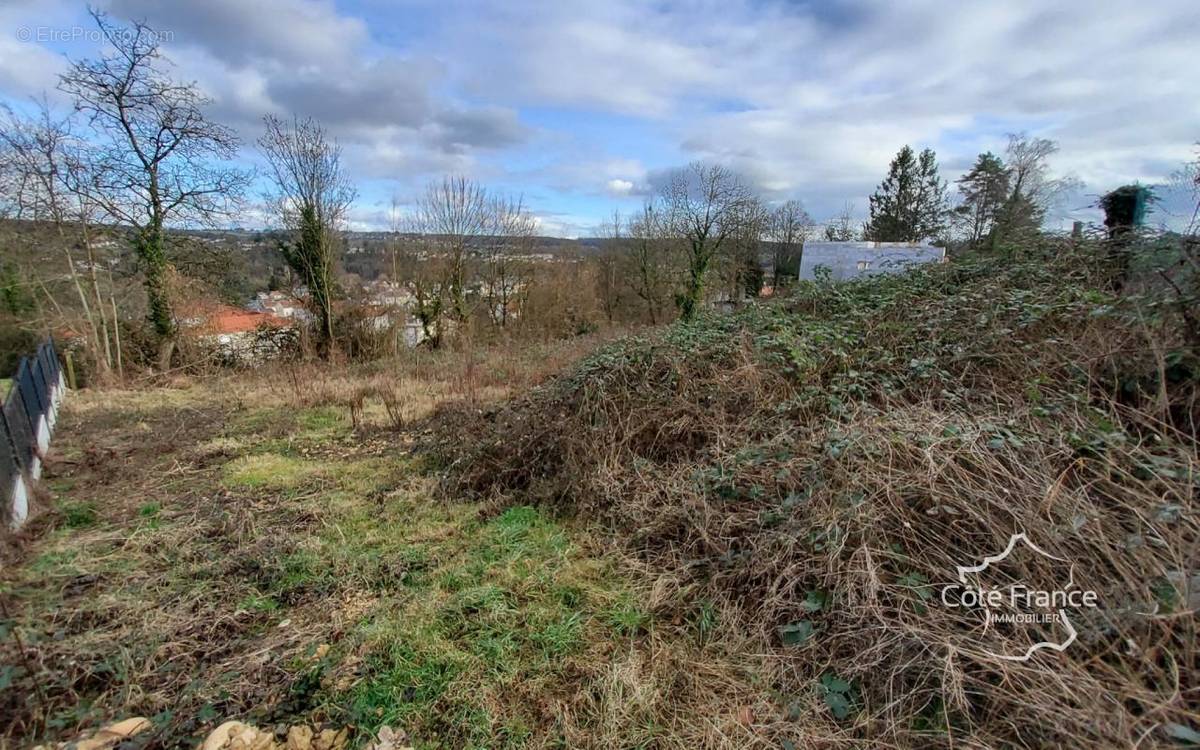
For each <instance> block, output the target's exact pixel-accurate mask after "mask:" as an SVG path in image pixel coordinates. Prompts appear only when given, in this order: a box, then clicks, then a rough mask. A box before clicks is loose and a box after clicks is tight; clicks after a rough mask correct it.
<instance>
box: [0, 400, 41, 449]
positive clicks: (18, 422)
mask: <svg viewBox="0 0 1200 750" xmlns="http://www.w3.org/2000/svg"><path fill="white" fill-rule="evenodd" d="M4 420H5V421H6V422H7V423H8V433H9V435H10V436H11V439H12V443H13V447H14V448H15V451H14V452H15V454H16V458H17V462H18V463H19V464H20V465H21V467H22V468H27V467H29V466H30V465H32V463H33V455H34V447H35V446H36V444H37V443H36V441H37V436H36V435H35V434H34V428H35V427H36V426H37V422H31V421H30V419H29V410H28V409H27V408H26V405H25V395H24V393H23V391H22V389H20V388H13V389H12V390H11V391H10V392H9V394H8V400H7V401H5V402H4Z"/></svg>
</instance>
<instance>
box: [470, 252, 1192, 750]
mask: <svg viewBox="0 0 1200 750" xmlns="http://www.w3.org/2000/svg"><path fill="white" fill-rule="evenodd" d="M1091 251H1092V249H1091V248H1084V249H1083V250H1077V249H1072V248H1070V247H1060V246H1052V247H1047V248H1044V252H1042V253H1037V254H1035V257H1030V258H1027V259H1025V260H1022V261H1019V262H1018V261H1014V260H1011V259H1005V260H1001V259H978V260H965V261H962V262H959V263H956V264H953V265H950V266H948V267H944V268H937V269H931V270H927V271H922V272H920V273H917V274H914V275H913V276H910V277H907V278H900V279H883V280H877V281H875V282H870V283H863V284H856V285H850V286H845V287H825V286H822V285H816V286H814V287H810V288H807V289H805V290H802V292H801V293H800V294H799V295H798V296H797V297H796V298H795V299H793V300H792V301H790V302H789V303H787V304H786V305H781V306H777V307H772V308H765V309H756V310H753V311H750V312H748V313H746V314H745V315H743V316H740V317H738V318H735V319H711V320H706V321H701V322H699V323H697V324H695V325H692V326H679V327H676V328H674V329H672V330H670V331H668V332H667V333H666V334H665V335H663V336H660V337H650V338H647V339H644V340H632V341H629V342H625V343H623V344H621V345H619V346H616V347H610V348H609V349H606V350H604V351H602V352H600V353H599V354H597V355H595V356H593V357H591V358H589V359H588V360H587V361H585V362H584V363H583V364H582V365H581V366H580V367H578V368H576V369H575V370H574V371H573V372H572V373H570V374H568V375H567V376H565V377H563V378H562V379H560V380H559V381H557V382H555V383H551V384H547V386H545V387H543V388H541V389H538V390H536V391H534V392H533V393H532V394H530V395H529V396H527V397H525V398H522V399H519V400H518V401H517V402H516V403H515V404H513V405H512V406H510V407H507V408H504V409H500V410H496V411H494V412H492V413H490V414H489V419H488V420H487V423H488V424H487V426H486V427H484V428H482V429H481V430H480V431H479V433H478V434H477V435H475V436H474V437H473V439H472V440H470V441H466V442H465V443H464V445H466V446H467V447H466V448H465V449H464V450H462V451H459V452H456V453H454V455H453V459H454V462H455V463H454V471H453V473H452V478H453V481H452V482H451V483H449V484H448V488H449V489H450V490H451V492H452V494H457V493H459V492H462V491H470V492H474V493H477V494H479V495H482V496H484V497H490V498H492V499H493V501H494V502H501V503H503V502H513V501H516V502H531V501H536V502H540V503H543V504H547V505H549V506H551V507H554V508H557V509H560V510H561V511H563V512H567V513H571V514H580V515H582V516H583V517H585V518H588V519H596V520H599V521H600V522H601V523H603V524H605V525H606V526H608V527H609V528H610V529H612V531H613V532H614V537H613V541H614V542H615V544H616V546H617V547H618V548H620V549H623V550H625V551H626V552H627V553H629V554H631V555H634V556H635V557H636V559H638V560H639V561H640V562H641V565H642V566H643V569H644V570H646V571H647V575H648V578H649V580H657V581H658V584H659V588H661V589H662V593H661V595H660V597H659V603H658V605H657V607H656V610H655V611H656V617H657V618H658V619H659V620H660V621H667V622H677V623H680V625H679V627H678V628H677V632H675V633H671V632H669V631H667V632H664V633H663V635H665V636H667V637H668V638H669V639H670V640H671V642H672V643H679V642H681V641H682V635H683V634H684V633H686V632H687V626H686V624H687V623H688V622H690V621H692V620H694V619H695V618H696V617H697V614H696V613H697V612H698V611H700V610H702V609H703V608H705V607H708V608H709V609H710V611H714V612H719V613H720V615H719V617H716V618H714V622H715V623H716V624H715V625H714V626H713V627H712V635H711V641H710V642H709V643H708V644H707V645H706V650H705V652H704V653H705V657H704V658H703V659H702V660H699V661H698V662H694V663H692V664H689V665H688V667H689V670H690V671H688V672H685V674H688V675H695V678H694V679H680V675H681V672H680V671H677V672H673V677H674V678H675V680H674V681H673V682H672V683H670V684H669V685H664V684H662V682H661V679H660V677H659V675H658V674H656V667H659V666H660V665H662V664H663V663H664V661H665V662H666V663H674V662H675V661H676V660H679V659H682V658H685V657H682V656H681V652H680V651H679V649H678V648H676V649H672V650H667V649H664V650H657V649H655V648H654V646H653V644H652V643H651V644H645V647H644V649H639V651H638V653H636V654H631V655H630V657H629V659H628V660H627V661H626V662H624V663H623V664H622V665H620V667H619V668H617V667H616V665H614V670H615V671H613V672H612V673H611V674H610V675H609V677H608V679H607V682H606V685H607V690H608V691H609V694H610V699H607V700H600V701H598V702H597V703H596V704H595V705H592V706H590V707H589V710H590V712H591V715H593V716H595V717H596V719H595V720H597V721H600V722H601V723H604V722H614V723H625V722H629V721H631V720H633V719H632V717H631V716H630V715H629V714H625V713H621V711H620V710H619V709H618V705H623V706H628V708H627V709H626V710H627V711H641V713H642V715H644V717H645V718H643V719H642V721H648V722H657V723H660V724H666V725H667V726H669V727H670V732H669V733H668V734H669V735H670V736H672V737H675V738H676V740H675V741H674V742H673V743H670V744H673V745H678V746H681V747H730V748H732V747H764V748H767V747H771V748H778V747H781V746H782V747H844V746H862V743H864V742H866V743H869V745H870V746H871V747H896V748H907V747H979V748H985V747H1028V748H1036V747H1050V746H1064V747H1123V746H1131V747H1132V746H1136V747H1152V746H1165V745H1169V744H1172V743H1173V742H1176V741H1183V740H1187V739H1188V738H1189V737H1195V736H1196V735H1195V734H1194V733H1195V732H1197V731H1200V699H1198V696H1197V692H1196V691H1197V687H1196V676H1197V671H1196V667H1197V650H1196V645H1195V638H1196V626H1195V607H1196V604H1197V601H1198V596H1197V594H1198V593H1200V592H1198V591H1197V589H1198V588H1200V577H1198V576H1197V570H1198V569H1200V556H1198V553H1200V549H1198V545H1200V519H1198V518H1197V516H1196V510H1197V508H1196V501H1197V497H1196V495H1197V488H1198V486H1200V481H1198V477H1200V457H1198V455H1197V443H1196V424H1197V411H1196V404H1197V400H1196V393H1197V389H1196V383H1197V375H1196V374H1197V372H1198V371H1200V368H1198V367H1197V363H1196V358H1195V357H1196V355H1195V352H1193V351H1191V350H1190V349H1188V348H1187V345H1186V340H1185V334H1184V332H1183V331H1182V330H1181V321H1180V319H1179V317H1178V315H1177V311H1175V310H1173V309H1172V308H1171V307H1170V306H1169V305H1166V304H1163V303H1162V302H1161V298H1160V297H1159V295H1158V292H1156V290H1155V289H1153V288H1143V289H1140V290H1139V291H1138V292H1137V293H1136V294H1135V293H1133V292H1132V290H1129V291H1127V293H1126V294H1125V295H1123V296H1121V297H1117V296H1115V295H1113V294H1110V293H1107V292H1105V291H1104V288H1105V286H1104V276H1103V274H1102V273H1101V271H1102V269H1097V268H1096V265H1095V263H1094V258H1095V255H1094V254H1089V253H1090V252H1091ZM1168 363H1169V364H1168ZM1019 532H1024V533H1026V534H1027V535H1028V536H1029V538H1030V539H1031V540H1032V541H1033V542H1034V543H1035V544H1036V545H1038V546H1039V547H1040V548H1041V549H1043V550H1045V551H1047V552H1048V553H1050V554H1051V555H1053V556H1055V557H1056V558H1058V559H1059V561H1050V560H1047V559H1045V558H1043V557H1041V556H1039V555H1037V554H1034V553H1030V552H1029V551H1028V550H1025V551H1024V552H1018V553H1016V554H1014V555H1013V556H1012V557H1010V558H1009V559H1008V560H1006V561H1005V562H1004V564H1003V565H999V566H995V570H993V571H990V572H989V576H991V575H992V574H994V577H992V578H988V579H986V580H985V579H982V578H981V579H980V580H979V583H980V584H981V585H984V586H991V587H1002V586H1004V585H1009V584H1012V583H1014V582H1020V583H1023V584H1025V585H1028V586H1029V587H1030V588H1041V589H1046V590H1055V589H1059V588H1062V587H1063V586H1064V585H1065V582H1066V580H1067V579H1068V578H1069V577H1071V576H1073V580H1074V583H1075V585H1076V586H1078V587H1081V588H1083V589H1092V590H1095V591H1096V592H1098V595H1099V601H1100V606H1099V607H1098V608H1096V609H1086V608H1085V609H1082V610H1080V611H1077V612H1073V613H1072V614H1071V617H1072V620H1073V622H1074V625H1075V627H1076V628H1077V629H1078V631H1079V637H1078V641H1077V642H1075V643H1074V644H1073V645H1071V646H1070V647H1069V648H1068V649H1067V650H1066V651H1065V652H1064V653H1061V654H1059V653H1055V652H1053V651H1045V650H1042V651H1038V652H1036V653H1035V655H1034V657H1033V659H1032V660H1031V661H1029V662H1014V661H1007V660H1003V659H1000V658H997V657H996V656H995V654H1002V655H1012V654H1020V653H1023V652H1024V650H1025V649H1026V648H1027V647H1028V646H1029V645H1031V644H1032V643H1035V642H1037V641H1039V640H1041V639H1042V638H1046V639H1049V640H1055V641H1061V640H1062V639H1063V638H1065V632H1064V629H1063V628H1062V625H1061V623H1050V624H1046V625H1041V626H1012V627H1005V626H1000V625H992V626H991V627H988V628H985V627H983V622H982V619H981V617H980V613H979V612H978V611H975V610H967V609H955V608H951V607H947V606H945V605H944V604H943V603H942V600H941V592H942V588H943V586H944V585H946V584H950V583H954V582H955V575H956V566H965V565H973V564H977V563H979V562H981V561H982V560H983V559H984V557H986V556H988V555H994V554H996V553H998V552H999V551H1001V550H1002V549H1004V548H1005V545H1006V543H1007V542H1008V541H1009V538H1010V535H1012V534H1015V533H1019ZM668 668H669V667H668ZM631 675H640V678H639V679H638V680H636V681H635V680H633V679H632V678H631ZM635 683H636V684H635ZM638 684H640V685H641V686H640V688H639V687H638ZM700 717H726V718H727V717H740V718H741V721H740V722H734V723H730V722H729V721H725V722H724V723H722V721H721V720H720V719H717V718H712V719H710V720H708V721H704V720H701V718H700Z"/></svg>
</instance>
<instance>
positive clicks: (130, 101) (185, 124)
mask: <svg viewBox="0 0 1200 750" xmlns="http://www.w3.org/2000/svg"><path fill="white" fill-rule="evenodd" d="M91 14H92V18H93V19H94V20H95V22H96V25H97V26H98V27H99V29H100V31H101V33H102V34H103V36H104V38H105V40H106V42H107V44H108V51H107V52H105V53H104V54H103V55H102V56H101V57H100V58H98V59H95V60H82V61H78V62H76V63H75V64H74V65H72V66H71V68H70V69H69V70H68V71H67V72H66V73H64V74H63V75H62V76H61V77H60V82H59V88H60V90H62V91H63V92H64V93H66V94H69V95H70V96H71V97H73V98H74V102H75V108H76V110H78V111H80V112H82V113H84V114H85V115H86V116H87V117H88V119H89V123H90V125H91V127H92V128H93V129H94V130H95V135H96V140H97V160H98V167H99V168H98V169H97V170H96V173H95V179H94V183H93V186H92V187H93V195H94V197H95V198H96V200H97V201H98V202H99V204H100V206H101V207H102V208H103V210H104V212H105V213H106V214H107V215H108V217H109V218H111V219H112V220H113V221H116V222H118V223H122V224H127V225H129V226H131V227H133V228H134V230H135V240H134V246H135V250H136V251H137V254H138V256H139V258H140V260H141V262H142V266H143V269H144V273H145V285H146V295H147V298H148V302H149V308H150V320H151V322H152V323H153V325H154V330H155V332H156V333H157V335H158V337H159V340H160V349H159V363H160V365H161V366H165V365H166V364H167V363H168V362H169V360H170V357H171V353H172V351H173V350H174V338H173V336H174V333H175V321H174V317H173V315H172V312H171V303H170V298H169V295H168V289H167V281H168V268H169V263H168V260H167V251H166V244H167V238H166V229H167V227H168V226H169V225H171V224H173V223H179V224H200V225H212V224H214V223H215V221H216V220H217V219H218V218H219V217H222V216H225V215H227V214H228V213H229V212H230V211H231V210H232V208H233V207H234V205H236V203H237V199H238V198H240V197H241V195H242V193H243V191H244V189H245V187H246V184H247V182H248V180H249V175H248V174H247V173H245V172H244V171H241V170H238V169H234V168H229V167H224V166H222V164H221V162H223V161H225V160H227V159H231V158H232V157H233V156H234V154H235V151H236V149H237V147H238V139H237V137H236V136H235V135H234V133H233V131H232V130H230V129H229V128H226V127H224V126H223V125H219V124H217V123H214V122H212V121H210V120H209V119H208V118H207V117H206V116H205V114H204V109H205V107H207V106H208V105H209V104H210V103H211V102H210V100H209V99H208V98H206V97H205V96H203V95H202V94H201V93H200V91H199V89H198V88H197V87H196V85H195V84H192V83H186V84H183V83H177V82H175V81H173V80H171V79H170V78H169V77H168V76H167V75H166V74H165V73H164V72H163V70H162V62H163V59H162V55H161V52H160V50H159V45H158V36H157V35H156V34H155V32H154V31H153V29H151V28H150V27H148V26H146V25H145V24H142V23H134V24H133V27H132V28H129V29H126V28H122V27H120V26H117V25H115V24H113V23H111V22H110V21H109V20H108V18H107V17H106V16H105V15H104V14H103V13H101V12H99V11H95V10H93V11H91Z"/></svg>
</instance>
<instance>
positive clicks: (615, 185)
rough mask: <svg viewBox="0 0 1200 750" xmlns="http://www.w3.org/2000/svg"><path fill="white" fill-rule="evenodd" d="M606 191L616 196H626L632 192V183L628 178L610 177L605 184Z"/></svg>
mask: <svg viewBox="0 0 1200 750" xmlns="http://www.w3.org/2000/svg"><path fill="white" fill-rule="evenodd" d="M606 186H607V187H608V192H609V193H610V194H612V195H616V196H626V195H629V194H630V193H632V192H633V183H632V182H630V181H629V180H621V179H612V180H609V181H608V183H607V184H606Z"/></svg>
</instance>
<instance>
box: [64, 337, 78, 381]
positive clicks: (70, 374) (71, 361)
mask: <svg viewBox="0 0 1200 750" xmlns="http://www.w3.org/2000/svg"><path fill="white" fill-rule="evenodd" d="M63 349H66V351H64V352H63V359H65V360H66V362H67V387H68V388H70V389H71V390H73V391H74V390H77V388H76V385H75V358H74V357H72V356H71V350H70V349H67V348H66V347H65V346H64V347H63Z"/></svg>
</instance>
